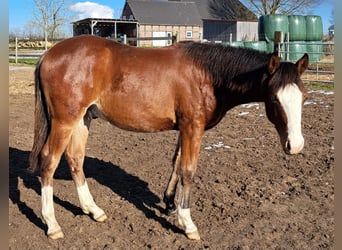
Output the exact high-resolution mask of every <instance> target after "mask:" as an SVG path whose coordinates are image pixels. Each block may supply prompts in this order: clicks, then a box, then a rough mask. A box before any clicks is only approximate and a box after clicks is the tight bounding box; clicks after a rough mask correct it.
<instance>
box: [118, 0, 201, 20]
mask: <svg viewBox="0 0 342 250" xmlns="http://www.w3.org/2000/svg"><path fill="white" fill-rule="evenodd" d="M125 7H129V8H130V9H131V12H132V13H133V15H134V19H136V20H138V21H139V22H140V23H144V24H159V25H162V24H172V25H195V26H201V25H202V20H201V17H200V14H199V12H198V10H197V7H196V4H195V3H194V2H176V1H152V0H150V1H146V0H145V1H141V0H140V1H137V0H127V2H126V5H125Z"/></svg>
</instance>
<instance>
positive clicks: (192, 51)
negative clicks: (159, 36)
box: [177, 42, 269, 86]
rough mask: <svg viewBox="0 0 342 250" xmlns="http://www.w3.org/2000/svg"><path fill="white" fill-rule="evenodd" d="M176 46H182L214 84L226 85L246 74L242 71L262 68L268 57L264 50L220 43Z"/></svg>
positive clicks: (181, 44) (188, 43)
mask: <svg viewBox="0 0 342 250" xmlns="http://www.w3.org/2000/svg"><path fill="white" fill-rule="evenodd" d="M177 46H179V47H180V48H183V49H184V50H185V53H186V55H187V56H188V57H190V58H191V59H192V60H193V62H194V63H195V64H197V65H198V66H200V67H202V68H203V69H204V70H206V72H207V73H208V74H209V75H210V77H211V79H212V81H213V84H214V85H215V86H227V84H232V80H233V79H234V78H236V77H238V76H240V75H245V76H246V74H244V73H248V72H252V71H257V70H259V69H260V68H264V67H266V65H267V62H268V59H269V54H267V53H264V52H259V51H256V50H252V49H246V48H236V47H231V46H226V47H225V46H222V45H220V44H204V43H196V42H185V43H180V44H178V45H177ZM264 69H265V68H264ZM247 75H248V74H247ZM250 77H251V78H253V77H255V75H254V76H253V75H250Z"/></svg>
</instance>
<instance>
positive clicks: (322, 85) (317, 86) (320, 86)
mask: <svg viewBox="0 0 342 250" xmlns="http://www.w3.org/2000/svg"><path fill="white" fill-rule="evenodd" d="M304 86H305V88H306V89H308V90H325V91H334V83H326V82H310V83H305V84H304Z"/></svg>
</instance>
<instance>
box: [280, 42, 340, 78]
mask: <svg viewBox="0 0 342 250" xmlns="http://www.w3.org/2000/svg"><path fill="white" fill-rule="evenodd" d="M309 46H310V47H309ZM334 46H335V44H334V42H311V43H308V42H284V43H279V44H278V50H277V51H278V55H279V56H280V57H281V58H282V59H283V60H285V61H291V62H295V61H297V60H298V59H299V58H300V57H301V56H302V55H303V54H304V53H307V54H308V55H309V68H308V70H306V71H305V73H304V74H303V76H302V79H303V81H304V82H308V83H312V82H322V83H334V78H335V72H334V68H335V67H334V57H335V53H334Z"/></svg>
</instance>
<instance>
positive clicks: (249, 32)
mask: <svg viewBox="0 0 342 250" xmlns="http://www.w3.org/2000/svg"><path fill="white" fill-rule="evenodd" d="M203 30H204V33H203V39H206V40H208V41H210V42H217V41H222V42H227V41H230V39H232V41H257V40H258V21H255V22H247V21H223V20H204V21H203Z"/></svg>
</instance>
